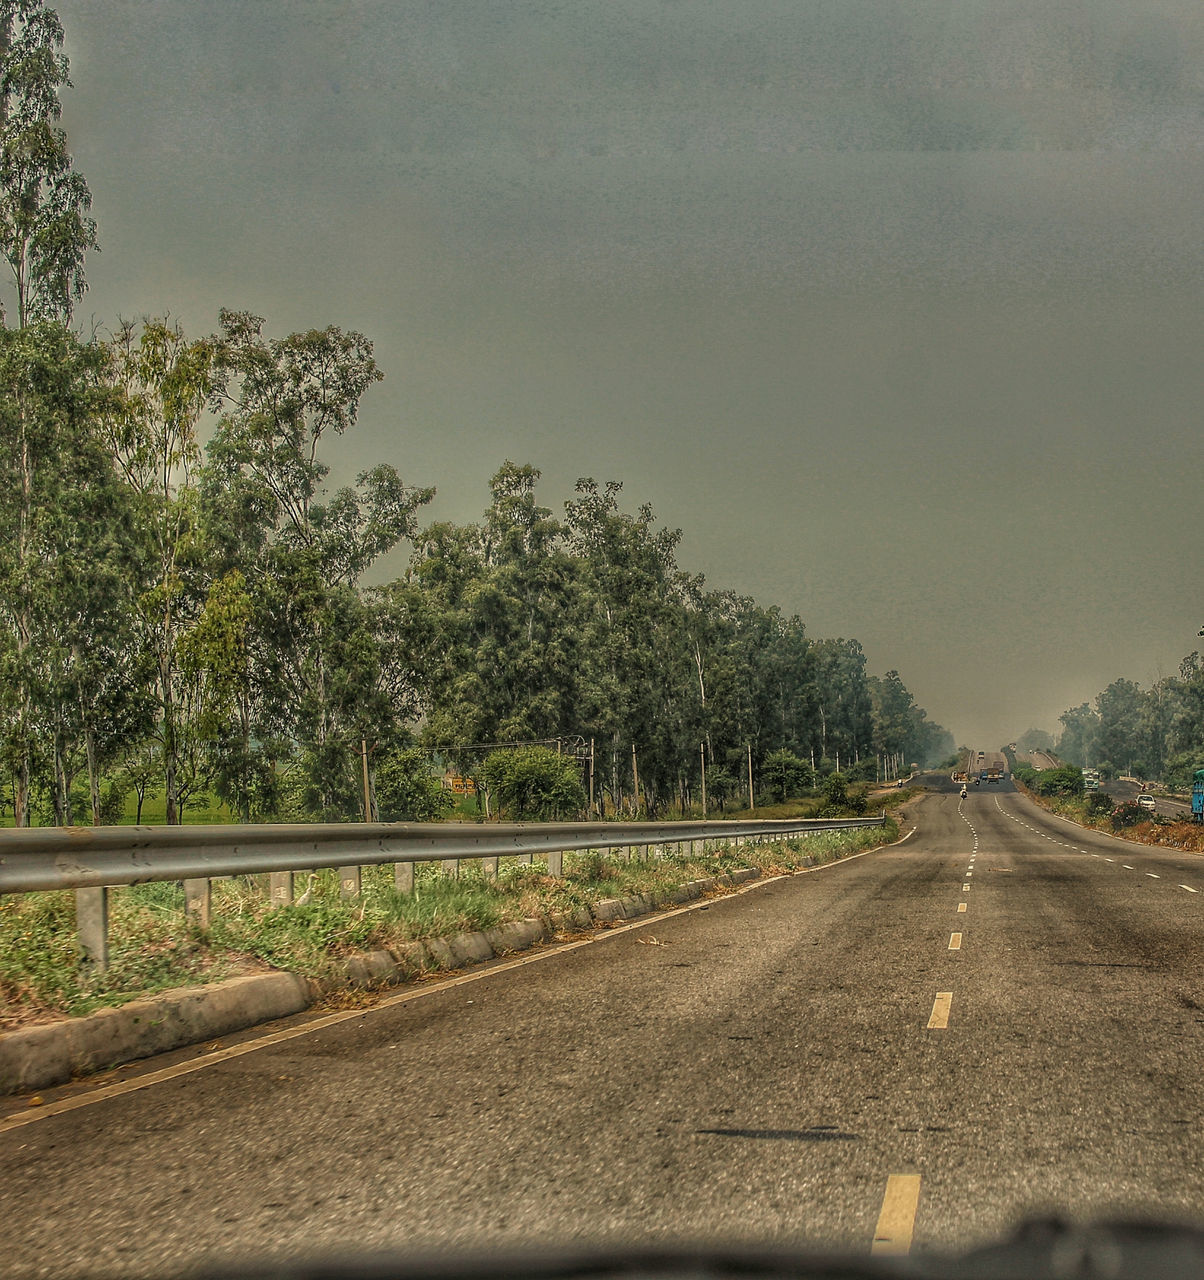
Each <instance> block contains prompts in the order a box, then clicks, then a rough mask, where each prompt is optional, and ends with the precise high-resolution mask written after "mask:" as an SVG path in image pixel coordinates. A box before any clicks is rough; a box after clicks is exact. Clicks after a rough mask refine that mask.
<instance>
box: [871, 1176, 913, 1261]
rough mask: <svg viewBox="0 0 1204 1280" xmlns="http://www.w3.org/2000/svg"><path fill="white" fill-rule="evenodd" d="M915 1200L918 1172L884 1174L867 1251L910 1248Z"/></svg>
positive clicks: (895, 1251)
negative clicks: (887, 1176) (878, 1209)
mask: <svg viewBox="0 0 1204 1280" xmlns="http://www.w3.org/2000/svg"><path fill="white" fill-rule="evenodd" d="M919 1203H920V1175H919V1174H918V1173H892V1174H891V1175H890V1177H889V1178H887V1180H886V1193H885V1194H884V1195H883V1197H882V1212H881V1213H879V1214H878V1225H877V1226H876V1227H875V1228H874V1243H873V1244H872V1245H871V1246H870V1253H871V1254H882V1255H895V1256H902V1255H904V1254H908V1253H910V1252H911V1238H912V1236H913V1234H914V1233H915V1226H916V1209H917V1208H918V1207H919Z"/></svg>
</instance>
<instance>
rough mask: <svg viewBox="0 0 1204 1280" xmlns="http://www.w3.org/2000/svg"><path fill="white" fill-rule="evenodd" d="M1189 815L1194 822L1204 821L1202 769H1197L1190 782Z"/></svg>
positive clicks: (1203, 775)
mask: <svg viewBox="0 0 1204 1280" xmlns="http://www.w3.org/2000/svg"><path fill="white" fill-rule="evenodd" d="M1191 816H1192V820H1193V821H1194V822H1204V769H1197V770H1196V775H1195V779H1194V780H1193V782H1192V784H1191Z"/></svg>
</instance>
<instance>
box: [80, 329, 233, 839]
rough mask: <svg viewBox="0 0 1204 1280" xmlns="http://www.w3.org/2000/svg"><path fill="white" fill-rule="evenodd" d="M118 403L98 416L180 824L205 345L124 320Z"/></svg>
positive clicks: (116, 359) (169, 803) (195, 597)
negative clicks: (124, 519)
mask: <svg viewBox="0 0 1204 1280" xmlns="http://www.w3.org/2000/svg"><path fill="white" fill-rule="evenodd" d="M109 348H110V352H111V358H112V379H113V385H114V387H115V389H116V391H117V393H118V399H117V401H116V404H115V407H114V409H113V411H112V412H111V413H109V414H108V415H106V417H105V418H104V420H103V425H104V429H105V430H106V432H107V435H108V444H109V448H110V451H111V453H112V456H113V458H114V460H115V462H116V465H117V467H118V469H119V471H120V474H121V475H122V477H123V478H124V480H125V482H126V484H127V485H128V486H129V489H130V491H131V492H132V494H133V495H134V497H135V501H136V503H137V509H138V517H139V529H140V539H141V545H142V547H143V550H144V554H145V557H146V576H145V582H144V584H143V589H142V590H141V591H140V592H139V594H138V597H137V612H138V619H139V624H140V628H141V632H142V642H143V647H144V649H145V652H146V653H147V654H149V655H152V656H153V662H154V696H155V703H156V715H155V721H156V729H155V732H156V736H157V738H158V741H159V747H160V759H161V763H162V771H163V784H164V792H165V797H166V817H167V822H168V823H169V824H174V823H178V822H180V821H181V820H182V807H183V803H184V800H185V799H186V797H187V793H189V792H191V791H194V790H196V787H197V784H198V776H197V775H198V770H199V769H200V767H201V753H200V750H199V747H198V744H197V742H196V736H197V733H198V732H199V726H198V725H197V723H196V710H197V708H196V696H195V691H194V690H192V689H191V688H189V687H186V685H187V681H186V677H185V674H184V672H183V670H182V668H181V646H182V644H183V643H184V638H185V636H186V635H187V633H188V631H189V629H190V628H191V627H192V626H194V625H195V623H196V619H197V616H198V613H199V611H200V608H201V605H202V602H203V600H204V597H205V591H206V587H207V583H206V580H205V579H206V568H205V563H204V556H203V553H202V547H201V541H200V537H199V496H198V490H197V471H198V468H199V466H200V462H201V449H200V441H199V436H198V424H199V421H200V418H201V414H202V412H203V411H204V408H205V405H206V402H207V400H208V398H209V396H210V394H211V391H212V378H213V368H214V349H213V344H212V343H211V342H210V341H208V340H207V339H204V338H202V339H192V340H190V339H188V338H187V337H186V336H185V334H184V332H183V330H182V329H181V328H180V326H179V325H178V324H171V323H169V322H168V321H167V320H163V319H148V320H145V321H143V322H142V324H141V325H136V324H134V323H132V322H125V323H123V324H122V325H121V326H120V328H119V329H118V332H117V333H116V335H115V336H114V337H113V338H112V340H111V341H110V343H109Z"/></svg>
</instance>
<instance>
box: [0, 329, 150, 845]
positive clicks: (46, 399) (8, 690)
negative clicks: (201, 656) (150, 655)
mask: <svg viewBox="0 0 1204 1280" xmlns="http://www.w3.org/2000/svg"><path fill="white" fill-rule="evenodd" d="M104 367H105V353H104V352H103V351H102V350H101V349H100V348H99V347H98V346H97V345H95V344H91V343H88V344H85V343H81V342H80V341H79V340H78V339H77V338H76V337H75V335H73V334H72V333H71V332H70V331H69V330H67V329H66V328H65V327H64V326H62V325H61V324H58V323H55V322H49V321H47V322H39V323H37V324H33V325H30V326H28V327H26V328H25V329H20V330H0V618H2V619H3V624H4V625H3V632H2V639H0V662H2V672H0V675H2V678H0V690H2V691H3V692H2V695H0V696H2V698H3V713H4V722H3V736H4V754H5V758H6V762H7V764H8V766H9V768H10V769H11V771H12V776H13V805H14V818H15V821H16V823H17V825H18V826H24V825H26V824H27V823H28V822H29V804H30V791H31V786H32V784H33V781H34V773H35V770H36V769H37V768H39V767H42V768H43V769H44V770H46V771H48V772H49V773H50V774H52V775H53V782H48V789H49V790H50V791H51V793H52V795H54V796H55V797H56V799H55V809H56V814H57V815H58V816H59V817H60V818H61V817H62V814H63V795H64V787H63V783H64V778H65V776H66V775H67V774H68V773H69V769H68V759H67V757H68V754H69V751H70V748H71V745H72V744H73V743H74V742H76V741H77V740H78V736H79V734H80V732H82V730H83V727H84V726H85V725H86V724H87V723H92V724H93V725H95V720H96V713H97V708H98V706H99V705H100V703H101V700H102V697H103V696H105V691H104V690H102V689H96V690H94V691H92V692H91V693H89V692H88V689H89V685H90V680H91V677H92V676H94V675H95V674H96V669H97V663H98V662H99V661H100V660H101V659H102V654H103V646H102V644H101V641H102V638H104V640H105V642H106V643H107V642H108V639H109V638H111V637H113V636H118V635H120V633H121V629H122V628H121V615H122V613H123V611H124V610H125V608H126V606H127V601H126V600H125V598H124V597H123V591H122V582H123V570H122V567H121V565H120V564H119V562H120V560H121V558H122V557H123V555H124V547H125V540H124V538H123V536H122V535H121V532H120V531H121V530H122V528H123V527H124V522H125V520H126V517H127V515H128V512H126V511H125V509H124V507H123V500H124V490H123V489H122V488H121V487H120V485H119V484H118V483H117V479H116V477H115V475H114V472H113V468H112V464H111V459H110V458H109V456H108V453H107V450H106V449H105V447H104V446H103V444H102V442H101V441H100V440H99V439H98V437H97V435H96V432H95V423H96V422H97V421H98V419H99V418H101V417H102V416H103V410H104V408H105V407H106V404H107V392H106V390H105V388H104V386H103V371H104ZM108 691H109V692H111V686H110V687H109V689H108Z"/></svg>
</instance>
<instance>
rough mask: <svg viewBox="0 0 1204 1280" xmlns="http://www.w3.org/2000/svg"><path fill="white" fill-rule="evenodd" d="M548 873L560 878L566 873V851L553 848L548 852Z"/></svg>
mask: <svg viewBox="0 0 1204 1280" xmlns="http://www.w3.org/2000/svg"><path fill="white" fill-rule="evenodd" d="M548 875H550V876H555V877H556V878H557V879H558V880H559V879H560V877H561V876H562V875H564V851H563V850H561V849H553V850H552V851H551V852H550V853H549V854H548Z"/></svg>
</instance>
